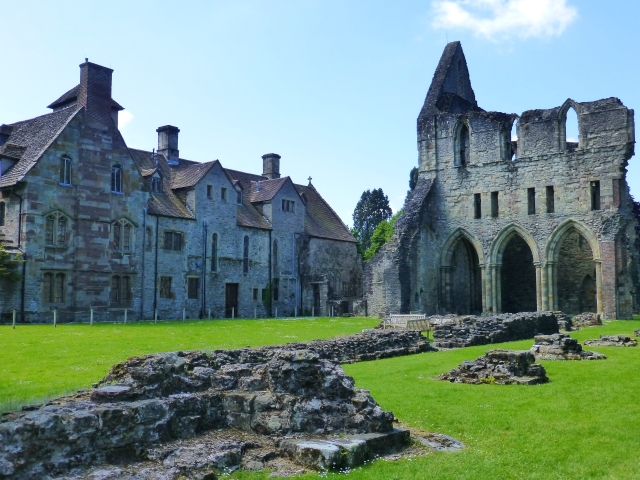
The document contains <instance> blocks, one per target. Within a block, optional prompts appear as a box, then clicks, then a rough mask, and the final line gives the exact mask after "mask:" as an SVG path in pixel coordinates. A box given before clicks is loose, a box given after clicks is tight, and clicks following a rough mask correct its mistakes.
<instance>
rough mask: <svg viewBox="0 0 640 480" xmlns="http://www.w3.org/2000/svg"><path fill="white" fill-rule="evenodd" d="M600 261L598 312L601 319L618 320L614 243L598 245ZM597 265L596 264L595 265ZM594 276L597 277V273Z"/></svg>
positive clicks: (608, 242)
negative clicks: (600, 283)
mask: <svg viewBox="0 0 640 480" xmlns="http://www.w3.org/2000/svg"><path fill="white" fill-rule="evenodd" d="M600 260H601V263H600V272H601V274H600V276H599V277H600V281H601V282H602V288H598V304H599V305H598V311H602V316H603V318H606V319H608V320H615V319H616V318H618V315H617V314H618V312H617V308H616V306H617V305H616V304H617V297H618V296H617V293H618V292H617V288H616V263H617V262H616V248H615V242H613V241H607V242H601V243H600ZM597 263H598V262H596V264H597ZM596 268H597V267H596ZM596 272H597V271H596ZM596 276H598V275H597V273H596ZM600 305H602V306H600Z"/></svg>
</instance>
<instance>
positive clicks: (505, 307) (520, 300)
mask: <svg viewBox="0 0 640 480" xmlns="http://www.w3.org/2000/svg"><path fill="white" fill-rule="evenodd" d="M500 278H501V285H500V287H501V292H502V311H503V312H505V313H516V312H535V311H536V310H537V302H536V267H535V265H534V264H533V254H532V253H531V248H529V245H528V244H527V242H526V241H525V240H524V239H523V238H522V237H521V236H520V235H517V234H516V235H513V236H512V237H511V239H510V240H509V242H508V243H507V245H506V247H505V249H504V253H503V254H502V268H501V272H500Z"/></svg>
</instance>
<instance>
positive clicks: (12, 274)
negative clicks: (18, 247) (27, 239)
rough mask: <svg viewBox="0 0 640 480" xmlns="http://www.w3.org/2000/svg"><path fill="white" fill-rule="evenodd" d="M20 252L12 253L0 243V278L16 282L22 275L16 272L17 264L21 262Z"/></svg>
mask: <svg viewBox="0 0 640 480" xmlns="http://www.w3.org/2000/svg"><path fill="white" fill-rule="evenodd" d="M22 262H23V260H22V256H21V255H20V254H17V255H16V254H12V253H9V252H7V251H6V250H5V248H4V245H2V244H0V280H7V281H9V282H17V281H18V280H20V279H21V278H22V277H21V276H20V275H19V274H18V273H17V272H16V269H17V267H18V264H20V263H22Z"/></svg>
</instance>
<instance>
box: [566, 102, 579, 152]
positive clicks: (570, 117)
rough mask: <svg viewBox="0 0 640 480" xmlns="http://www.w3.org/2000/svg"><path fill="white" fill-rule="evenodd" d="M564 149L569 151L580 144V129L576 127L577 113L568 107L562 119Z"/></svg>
mask: <svg viewBox="0 0 640 480" xmlns="http://www.w3.org/2000/svg"><path fill="white" fill-rule="evenodd" d="M564 132H565V138H564V140H565V144H566V149H567V150H569V151H571V150H575V149H576V148H578V145H579V144H580V130H579V127H578V113H577V112H576V111H575V110H574V109H573V107H569V108H568V109H567V113H566V116H565V120H564Z"/></svg>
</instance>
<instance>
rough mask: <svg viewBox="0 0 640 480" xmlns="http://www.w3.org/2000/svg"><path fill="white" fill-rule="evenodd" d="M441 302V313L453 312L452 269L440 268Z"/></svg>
mask: <svg viewBox="0 0 640 480" xmlns="http://www.w3.org/2000/svg"><path fill="white" fill-rule="evenodd" d="M440 292H441V294H440V301H441V305H440V307H441V309H442V312H441V313H449V312H450V311H451V267H448V266H446V267H445V266H443V267H440Z"/></svg>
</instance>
